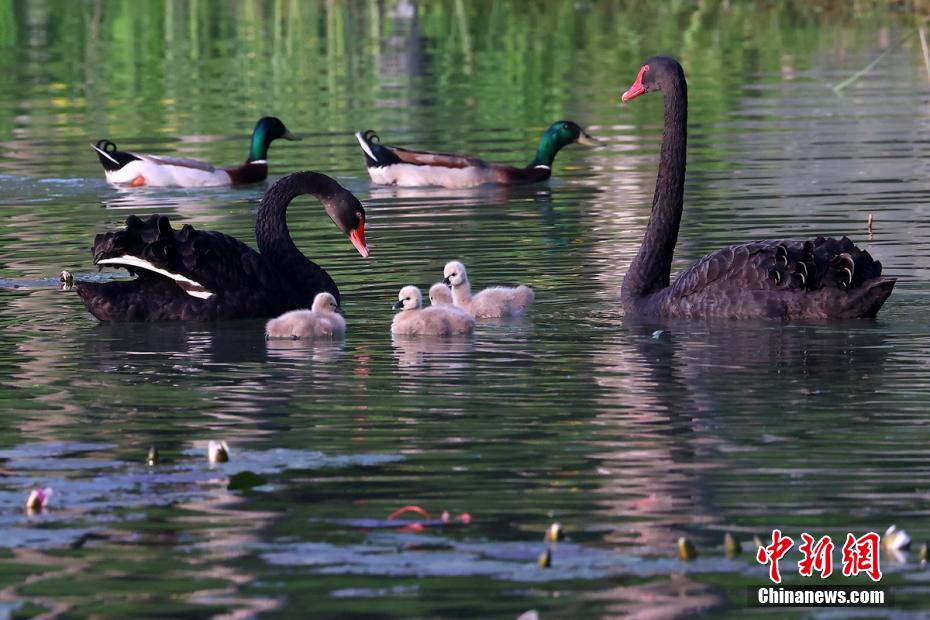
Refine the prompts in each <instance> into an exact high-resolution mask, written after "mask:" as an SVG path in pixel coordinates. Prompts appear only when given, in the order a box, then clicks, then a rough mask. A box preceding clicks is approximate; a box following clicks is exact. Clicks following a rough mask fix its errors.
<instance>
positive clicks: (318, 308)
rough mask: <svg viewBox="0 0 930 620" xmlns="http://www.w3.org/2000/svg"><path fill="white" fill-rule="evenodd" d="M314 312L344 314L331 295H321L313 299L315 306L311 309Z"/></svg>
mask: <svg viewBox="0 0 930 620" xmlns="http://www.w3.org/2000/svg"><path fill="white" fill-rule="evenodd" d="M310 309H311V310H313V311H314V312H338V313H339V314H342V308H340V307H339V304H337V303H336V298H335V297H333V296H332V295H330V294H329V293H319V294H318V295H317V296H316V297H314V298H313V306H312V307H311V308H310Z"/></svg>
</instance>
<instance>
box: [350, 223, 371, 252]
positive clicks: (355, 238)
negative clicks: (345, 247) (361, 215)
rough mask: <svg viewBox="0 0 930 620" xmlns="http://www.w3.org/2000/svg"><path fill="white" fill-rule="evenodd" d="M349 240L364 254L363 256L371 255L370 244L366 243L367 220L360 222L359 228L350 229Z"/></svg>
mask: <svg viewBox="0 0 930 620" xmlns="http://www.w3.org/2000/svg"><path fill="white" fill-rule="evenodd" d="M349 241H351V242H352V245H354V246H355V249H356V250H358V253H359V254H361V255H362V258H368V257H369V256H371V251H369V249H368V244H367V243H365V222H360V223H359V225H358V228H356V229H355V230H350V231H349Z"/></svg>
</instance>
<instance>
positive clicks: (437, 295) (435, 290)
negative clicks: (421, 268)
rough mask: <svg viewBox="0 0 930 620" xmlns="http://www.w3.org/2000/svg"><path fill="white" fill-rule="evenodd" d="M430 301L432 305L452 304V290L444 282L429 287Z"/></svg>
mask: <svg viewBox="0 0 930 620" xmlns="http://www.w3.org/2000/svg"><path fill="white" fill-rule="evenodd" d="M429 303H430V305H431V306H451V305H452V291H450V290H449V287H448V286H446V285H445V284H443V283H442V282H437V283H436V284H434V285H432V286H431V287H429Z"/></svg>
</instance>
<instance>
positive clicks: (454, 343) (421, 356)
mask: <svg viewBox="0 0 930 620" xmlns="http://www.w3.org/2000/svg"><path fill="white" fill-rule="evenodd" d="M391 341H392V343H393V345H394V358H395V359H396V360H397V367H398V368H400V369H403V370H404V371H405V372H407V373H409V374H412V375H418V376H435V377H443V378H447V379H448V380H450V381H451V380H452V379H453V378H454V377H455V375H456V374H459V373H462V372H464V371H466V370H468V367H469V366H470V363H471V362H470V354H471V352H472V351H473V350H474V348H475V341H474V339H473V338H472V336H471V335H470V334H469V335H458V336H444V337H435V338H423V337H417V336H404V335H398V334H394V335H392V336H391Z"/></svg>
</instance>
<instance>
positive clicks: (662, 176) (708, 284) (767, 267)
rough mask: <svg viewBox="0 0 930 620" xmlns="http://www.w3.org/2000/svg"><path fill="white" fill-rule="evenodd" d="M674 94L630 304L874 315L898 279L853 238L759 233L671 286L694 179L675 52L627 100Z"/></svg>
mask: <svg viewBox="0 0 930 620" xmlns="http://www.w3.org/2000/svg"><path fill="white" fill-rule="evenodd" d="M653 90H658V91H661V92H662V93H663V94H664V95H665V128H664V130H663V132H662V151H661V157H660V160H659V174H658V178H657V180H656V188H655V196H654V198H653V200H652V214H651V215H650V217H649V224H648V225H647V226H646V234H645V236H644V237H643V243H642V246H641V247H640V248H639V253H638V254H637V255H636V258H634V259H633V262H632V264H631V265H630V269H629V271H628V272H627V274H626V277H625V278H624V279H623V286H622V288H621V292H620V300H621V303H622V304H623V309H624V313H625V314H626V315H627V316H632V317H647V318H652V317H654V318H732V319H752V318H778V319H826V318H829V319H834V318H836V319H839V318H861V317H874V316H875V314H876V313H877V312H878V310H879V308H881V307H882V304H883V303H884V302H885V299H887V298H888V296H889V295H890V294H891V290H892V289H893V288H894V285H895V279H894V278H883V277H881V274H882V265H881V263H880V262H879V261H876V260H873V259H872V257H871V256H869V253H868V252H866V251H864V250H860V249H859V248H857V247H856V246H855V245H853V243H852V242H851V241H850V240H849V239H847V238H846V237H843V238H842V239H839V240H837V239H832V238H824V237H817V238H816V239H813V240H795V239H778V240H771V241H752V242H749V243H743V244H740V245H734V246H730V247H728V248H724V249H722V250H718V251H716V252H713V253H712V254H708V255H707V256H705V257H704V258H702V259H701V260H700V261H698V262H697V263H696V264H695V265H693V266H692V267H690V268H689V269H687V270H686V271H684V272H683V273H682V274H681V275H679V276H678V279H676V280H675V283H674V284H672V285H671V286H670V285H669V282H670V275H671V269H672V256H673V255H674V252H675V243H676V241H677V240H678V228H679V225H680V224H681V211H682V202H683V196H684V184H685V156H686V143H687V122H688V87H687V84H686V83H685V75H684V71H683V70H682V68H681V65H680V64H678V61H676V60H675V59H674V58H669V57H665V56H655V57H653V58H650V59H649V60H648V61H646V64H644V65H643V66H642V68H640V70H639V74H638V75H637V76H636V81H635V82H634V83H633V85H632V86H630V88H629V90H627V91H626V92H625V93H623V95H621V97H620V99H621V101H623V102H627V101H630V100H631V99H635V98H636V97H639V96H640V95H642V94H644V93H647V92H649V91H653Z"/></svg>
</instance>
